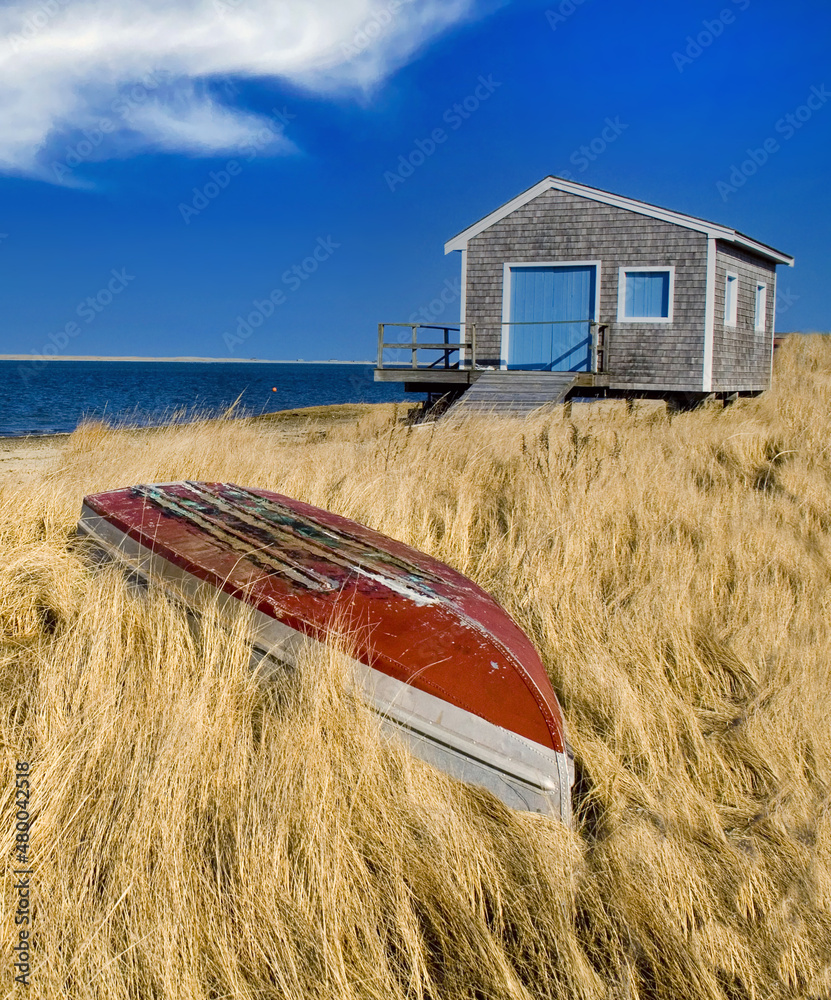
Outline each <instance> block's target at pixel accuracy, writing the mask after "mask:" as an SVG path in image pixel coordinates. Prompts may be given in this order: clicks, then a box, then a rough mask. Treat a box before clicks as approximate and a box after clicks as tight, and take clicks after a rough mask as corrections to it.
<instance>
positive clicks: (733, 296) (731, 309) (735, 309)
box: [724, 271, 739, 326]
mask: <svg viewBox="0 0 831 1000" xmlns="http://www.w3.org/2000/svg"><path fill="white" fill-rule="evenodd" d="M738 321H739V276H738V274H731V273H730V272H729V271H728V272H727V277H726V279H725V282H724V325H725V326H736V325H737V324H738Z"/></svg>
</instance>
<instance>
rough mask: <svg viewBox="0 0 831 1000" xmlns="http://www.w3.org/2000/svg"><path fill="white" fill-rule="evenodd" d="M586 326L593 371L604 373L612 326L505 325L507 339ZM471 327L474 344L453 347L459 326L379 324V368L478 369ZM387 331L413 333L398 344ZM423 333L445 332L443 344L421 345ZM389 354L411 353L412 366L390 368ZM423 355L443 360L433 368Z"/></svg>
mask: <svg viewBox="0 0 831 1000" xmlns="http://www.w3.org/2000/svg"><path fill="white" fill-rule="evenodd" d="M577 323H586V324H587V326H588V328H589V333H588V339H587V343H586V350H587V353H588V354H590V357H591V360H590V362H589V363H590V365H591V368H590V371H593V372H602V371H604V369H605V362H606V352H607V343H606V338H607V332H608V325H607V324H605V323H598V322H596V321H595V320H568V319H567V320H529V321H527V322H525V321H507V322H504V323H502V332H503V336H504V334H505V332H506V331H507V330H510V329H511V328H512V327H516V326H557V325H559V324H570V325H573V324H577ZM469 326H470V340H469V341H461V340H460V341H459V342H458V343H453V342H451V340H450V334H451V332H453V333H458V334H459V335H460V337H461V328H460V327H458V326H439V325H434V324H429V323H379V324H378V367H379V368H399V369H406V368H410V369H415V370H416V371H419V370H421V371H428V370H431V369H432V370H436V369H437V368H438V369H442V370H443V369H448V370H449V369H459V368H462V369H466V368H475V367H476V325H475V324H474V323H471V324H469ZM387 327H397V328H399V329H400V330H402V331H403V330H405V329H406V330H410V331H411V333H410V335H409V336H408V337H406V338H405V339H400V340H397V341H395V342H393V343H388V342H387V340H386V329H387ZM419 330H441V331H442V338H443V342H442V343H440V344H439V343H426V342H420V341H419V339H418V332H419ZM385 350H395V351H410V352H411V362H410V364H409V365H400V364H387V363H385V361H384V351H385ZM463 350H465V351H469V354H468V355H467V356H466V357H464V358H463V357H462V356H461V352H462V351H463ZM419 351H431V352H436V351H440V352H441V354H440V356H439V357H437V358H434V359H433V360H432V361H431V362H430V363H429V364H426V363H421V362H420V359H419ZM457 351H458V352H459V357H458V358H457V359H456V360H455V361H452V362H451V360H450V358H451V355H452V354H455V353H456V352H457Z"/></svg>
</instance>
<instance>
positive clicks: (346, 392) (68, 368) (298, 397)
mask: <svg viewBox="0 0 831 1000" xmlns="http://www.w3.org/2000/svg"><path fill="white" fill-rule="evenodd" d="M273 389H275V390H276V391H272V390H273ZM240 394H242V399H241V401H240V406H241V407H242V409H243V412H245V413H247V414H255V413H273V412H275V411H276V410H288V409H294V408H295V407H298V406H323V405H327V404H331V403H387V402H397V401H400V400H404V399H405V398H406V397H405V395H404V392H403V388H401V387H399V386H398V385H395V384H391V385H390V384H385V383H377V382H373V381H372V366H371V365H335V364H333V365H315V364H303V365H298V364H295V365H287V364H268V363H262V364H244V363H239V364H238V363H235V362H232V361H231V362H223V363H221V364H219V363H213V364H212V363H210V362H199V361H183V362H179V361H163V362H159V361H57V360H55V361H49V362H46V363H42V364H41V365H40V367H38V368H36V367H33V366H32V365H31V364H30V363H29V362H25V361H0V436H3V437H18V436H21V435H24V434H55V433H60V432H62V431H72V430H74V429H75V427H76V426H77V425H78V422H79V421H80V420H81V419H82V418H84V417H103V418H105V419H106V420H107V421H112V422H116V423H124V422H127V423H130V424H137V425H146V424H152V423H162V422H164V421H165V420H166V419H169V418H170V417H171V416H172V415H173V414H174V413H177V412H181V411H186V412H187V413H189V414H192V413H195V412H197V411H198V412H199V413H200V414H202V413H210V414H218V413H221V412H223V411H224V410H226V409H227V408H228V407H229V406H230V405H231V404H232V403H233V402H234V400H235V399H236V398H237V397H238V396H239V395H240ZM413 398H414V397H410V399H413Z"/></svg>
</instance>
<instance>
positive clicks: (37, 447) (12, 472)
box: [0, 434, 70, 486]
mask: <svg viewBox="0 0 831 1000" xmlns="http://www.w3.org/2000/svg"><path fill="white" fill-rule="evenodd" d="M69 437H70V435H69V434H49V435H44V436H43V437H19V438H0V486H19V485H20V484H21V483H22V482H24V481H25V480H26V479H27V478H28V477H29V476H31V475H33V474H35V475H41V474H42V473H43V472H45V471H46V468H47V466H48V465H49V464H50V463H51V462H52V461H53V460H54V459H56V458H57V457H58V456H59V455H60V454H61V452H62V451H63V449H64V448H65V447H66V443H67V441H68V440H69Z"/></svg>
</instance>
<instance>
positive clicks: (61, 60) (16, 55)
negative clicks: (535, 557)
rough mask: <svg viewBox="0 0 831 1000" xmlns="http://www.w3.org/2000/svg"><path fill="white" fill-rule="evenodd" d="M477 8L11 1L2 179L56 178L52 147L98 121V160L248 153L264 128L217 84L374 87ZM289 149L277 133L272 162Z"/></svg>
mask: <svg viewBox="0 0 831 1000" xmlns="http://www.w3.org/2000/svg"><path fill="white" fill-rule="evenodd" d="M475 4H476V0H400V2H398V3H396V2H395V0H392V2H390V0H387V2H386V3H385V4H384V6H383V12H384V13H383V17H380V16H379V10H380V8H379V6H378V3H377V2H375V0H12V2H10V3H5V4H3V6H2V7H0V171H5V172H15V173H28V174H36V175H38V174H42V175H43V176H49V179H54V177H53V176H51V175H50V174H49V171H48V161H49V158H50V153H49V147H50V143H52V142H53V141H54V139H55V136H56V135H57V134H59V133H61V134H64V135H65V134H66V132H67V131H71V130H72V129H84V128H87V129H90V128H92V129H94V128H96V127H98V126H99V124H100V123H101V120H102V119H103V120H104V121H106V122H107V124H108V126H111V127H108V128H107V129H106V130H105V131H106V132H107V135H108V139H107V142H106V143H103V144H102V148H101V149H100V150H97V151H96V155H97V157H98V158H103V157H106V156H112V155H124V152H125V150H137V149H157V150H167V151H170V152H181V153H187V154H190V155H209V154H215V153H222V152H226V151H230V150H234V149H237V148H240V147H241V146H244V145H245V144H246V143H248V142H249V141H250V139H251V136H252V135H254V134H256V133H257V132H258V131H259V130H260V129H261V128H262V127H263V121H261V120H260V119H259V117H258V116H256V115H254V114H251V113H250V112H248V111H246V110H244V109H241V108H238V107H235V106H234V104H233V100H232V99H229V97H228V95H227V94H225V93H223V91H222V89H221V88H220V89H217V88H216V87H212V86H211V82H212V81H214V80H216V79H217V78H227V77H232V78H244V77H255V76H256V77H273V78H279V79H282V80H286V81H289V82H291V83H292V84H294V85H295V86H301V87H304V88H307V89H308V90H310V91H312V92H317V93H321V94H325V93H327V92H332V91H336V90H342V89H343V88H355V89H356V90H366V89H368V88H371V87H373V86H374V85H375V84H377V83H378V82H379V81H380V80H382V79H383V78H384V76H385V75H386V74H387V73H389V71H390V70H391V69H393V68H395V67H396V66H398V65H401V64H402V63H403V62H404V61H406V60H407V58H408V57H410V56H411V55H412V54H413V53H414V52H415V51H416V50H418V49H419V48H420V47H421V46H422V45H424V44H425V43H426V42H427V41H429V40H430V38H432V37H433V36H434V35H435V34H437V33H438V32H440V31H442V30H443V29H444V28H446V27H448V26H450V25H452V24H454V23H456V22H458V21H459V20H461V19H463V18H465V17H467V16H469V15H470V14H471V12H472V9H473V7H474V5H475ZM148 80H150V81H152V82H151V84H150V85H149V86H148V85H147V83H146V81H148ZM142 81H145V83H144V84H142ZM136 86H140V87H141V88H142V91H143V95H142V99H141V100H140V101H135V100H134V101H132V102H131V101H130V100H129V94H130V91H131V88H133V87H136ZM290 148H291V144H290V143H289V142H288V140H281V138H280V136H279V135H275V141H274V151H275V152H280V151H285V150H287V149H290Z"/></svg>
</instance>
